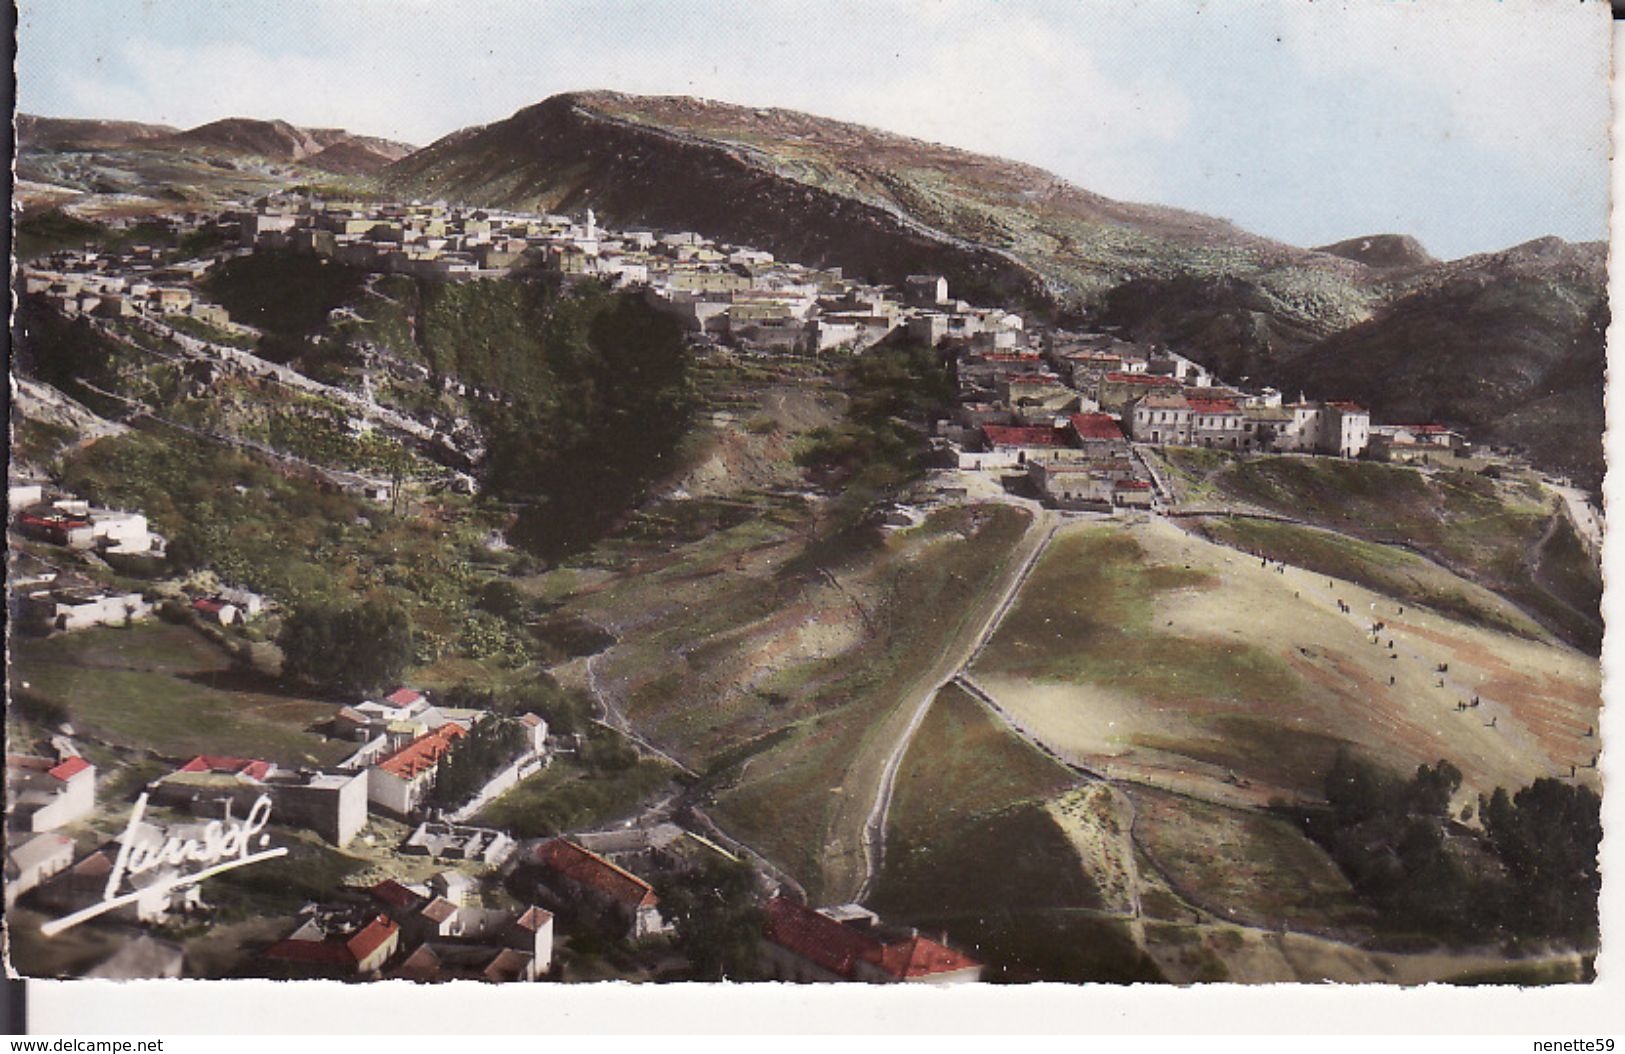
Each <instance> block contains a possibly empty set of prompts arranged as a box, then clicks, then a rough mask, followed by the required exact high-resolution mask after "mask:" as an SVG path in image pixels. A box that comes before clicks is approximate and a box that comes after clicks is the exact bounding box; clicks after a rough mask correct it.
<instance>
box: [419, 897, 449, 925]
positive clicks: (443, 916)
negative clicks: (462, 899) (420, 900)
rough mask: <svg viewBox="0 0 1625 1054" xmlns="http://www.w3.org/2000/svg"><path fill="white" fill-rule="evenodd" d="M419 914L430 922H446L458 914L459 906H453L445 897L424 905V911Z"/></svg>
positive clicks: (436, 898)
mask: <svg viewBox="0 0 1625 1054" xmlns="http://www.w3.org/2000/svg"><path fill="white" fill-rule="evenodd" d="M418 914H419V915H422V916H423V917H424V918H426V919H428V920H429V921H430V922H445V921H446V920H447V919H449V918H451V917H452V916H453V915H455V914H457V905H456V904H453V903H452V902H451V901H449V900H447V899H446V898H445V897H435V898H434V899H433V900H431V901H429V902H428V903H427V904H425V905H423V910H422V911H420V912H418Z"/></svg>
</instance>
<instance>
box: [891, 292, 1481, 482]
mask: <svg viewBox="0 0 1625 1054" xmlns="http://www.w3.org/2000/svg"><path fill="white" fill-rule="evenodd" d="M910 281H911V283H912V282H913V281H914V280H913V279H911V280H910ZM938 281H940V279H939V280H938ZM1001 336H1003V337H1005V338H1006V339H1004V340H1003V341H1002V342H1000V341H996V340H993V339H989V336H988V334H986V333H981V334H976V335H973V336H970V337H956V336H952V335H949V336H946V337H943V338H942V340H941V341H938V342H937V343H938V344H939V346H944V347H946V348H948V349H949V350H950V352H951V353H952V354H953V355H954V357H955V362H956V365H957V376H958V385H959V400H958V405H957V407H956V409H955V414H954V417H953V418H952V419H951V420H944V421H941V422H939V423H938V426H937V437H936V440H935V442H936V444H937V446H938V449H939V451H940V452H941V453H942V455H943V456H944V457H945V458H946V460H947V461H948V463H950V464H952V465H954V466H956V467H958V468H961V469H971V470H983V471H990V472H996V473H999V474H1001V475H1004V474H1008V473H1010V472H1012V471H1014V472H1024V473H1026V475H1027V476H1028V477H1029V478H1030V479H1031V481H1032V483H1033V485H1034V486H1035V487H1036V489H1037V490H1038V491H1039V492H1040V493H1041V494H1042V495H1043V496H1044V497H1045V498H1046V499H1047V500H1048V501H1050V502H1051V503H1052V504H1054V505H1057V506H1059V507H1061V508H1070V509H1094V510H1121V509H1135V508H1149V507H1151V505H1152V504H1153V497H1154V494H1155V487H1156V479H1155V476H1154V474H1153V473H1152V472H1151V470H1150V468H1149V467H1148V466H1147V465H1145V464H1144V462H1143V460H1142V459H1141V458H1140V457H1139V456H1138V454H1137V452H1136V450H1135V445H1136V444H1142V445H1147V446H1155V447H1169V446H1184V447H1198V448H1204V449H1210V450H1225V451H1233V452H1254V453H1301V454H1319V455H1328V456H1335V457H1345V458H1356V457H1369V458H1377V459H1383V460H1396V461H1422V460H1426V459H1427V458H1429V457H1430V456H1435V455H1438V454H1440V453H1454V454H1461V453H1465V452H1466V451H1467V450H1468V444H1467V442H1466V440H1465V439H1464V438H1463V437H1462V435H1461V434H1460V433H1459V432H1455V431H1452V430H1450V429H1448V428H1446V427H1444V426H1442V425H1433V424H1427V425H1373V424H1372V423H1371V414H1370V412H1369V411H1368V410H1366V409H1365V408H1364V407H1362V406H1359V405H1358V404H1356V403H1353V402H1348V401H1345V400H1327V401H1312V400H1307V399H1304V398H1302V397H1300V398H1299V399H1298V400H1297V401H1295V402H1287V401H1286V400H1285V399H1283V397H1282V395H1281V393H1280V392H1279V391H1277V390H1275V389H1272V388H1265V389H1263V390H1261V391H1258V392H1247V391H1243V390H1241V389H1239V388H1235V387H1231V386H1227V385H1224V384H1221V383H1219V382H1218V381H1217V380H1216V379H1215V378H1214V376H1213V375H1212V373H1211V372H1209V371H1208V370H1207V369H1206V368H1204V367H1203V366H1201V365H1200V364H1199V363H1196V362H1193V361H1191V360H1190V359H1187V358H1185V357H1184V356H1182V355H1178V354H1176V353H1174V352H1172V351H1169V350H1168V349H1166V348H1160V347H1155V346H1149V345H1144V344H1140V343H1136V342H1133V341H1128V340H1124V339H1122V338H1121V337H1120V336H1118V335H1116V334H1114V333H1109V332H1092V333H1074V332H1068V331H1064V330H1048V331H1045V332H1044V333H1043V334H1042V335H1041V336H1040V337H1039V338H1038V339H1037V340H1030V339H1028V337H1027V335H1026V334H1025V332H1024V331H1023V330H1021V329H1019V328H1006V329H1005V330H1003V331H1002V333H1001Z"/></svg>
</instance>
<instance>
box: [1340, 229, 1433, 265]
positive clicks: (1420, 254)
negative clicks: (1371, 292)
mask: <svg viewBox="0 0 1625 1054" xmlns="http://www.w3.org/2000/svg"><path fill="white" fill-rule="evenodd" d="M1315 252H1317V253H1328V254H1330V255H1332V256H1341V257H1343V258H1344V259H1345V260H1355V261H1358V262H1359V263H1363V264H1365V265H1366V266H1367V267H1374V268H1378V269H1380V270H1390V269H1398V268H1421V267H1431V266H1433V265H1434V264H1436V263H1438V262H1439V261H1438V260H1437V259H1435V258H1434V257H1433V256H1432V255H1431V254H1430V253H1429V252H1428V251H1427V250H1426V249H1424V248H1422V243H1421V242H1419V241H1417V240H1416V239H1415V238H1412V237H1411V236H1410V235H1408V234H1372V235H1368V236H1366V237H1363V238H1348V239H1345V240H1344V241H1340V242H1334V243H1332V244H1331V245H1321V246H1317V247H1316V248H1315Z"/></svg>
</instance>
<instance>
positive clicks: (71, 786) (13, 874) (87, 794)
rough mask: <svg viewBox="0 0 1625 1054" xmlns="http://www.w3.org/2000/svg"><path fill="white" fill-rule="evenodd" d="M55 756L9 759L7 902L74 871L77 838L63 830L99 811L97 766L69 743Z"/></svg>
mask: <svg viewBox="0 0 1625 1054" xmlns="http://www.w3.org/2000/svg"><path fill="white" fill-rule="evenodd" d="M52 749H53V750H54V751H55V753H56V756H55V757H38V756H35V755H32V754H7V755H6V859H5V884H6V891H5V903H6V906H7V907H10V906H11V904H12V903H13V902H15V901H16V899H17V898H18V897H20V896H22V895H23V894H24V893H27V892H29V891H30V890H32V889H34V888H36V887H38V886H40V885H41V884H43V883H45V882H46V881H47V880H49V879H51V878H52V877H53V876H55V875H58V874H60V873H61V872H63V871H66V870H67V869H68V868H70V867H72V866H73V857H74V842H73V839H72V838H70V837H68V836H67V835H65V834H62V833H61V829H62V828H63V827H66V826H67V825H69V824H71V823H74V822H75V821H77V820H81V819H84V818H85V817H87V816H89V815H90V814H91V813H93V812H95V811H96V766H95V765H93V764H91V763H90V762H89V761H88V760H86V759H85V758H84V757H82V756H80V754H79V752H78V750H77V749H76V748H75V747H74V745H73V744H72V742H71V741H69V740H67V739H65V738H63V737H57V738H56V739H54V740H53V742H52Z"/></svg>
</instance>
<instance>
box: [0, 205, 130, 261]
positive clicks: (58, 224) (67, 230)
mask: <svg viewBox="0 0 1625 1054" xmlns="http://www.w3.org/2000/svg"><path fill="white" fill-rule="evenodd" d="M111 234H112V229H111V228H109V227H107V226H105V225H103V224H100V223H93V222H91V221H90V220H82V219H80V218H79V217H77V216H70V215H68V214H67V213H65V212H63V211H61V210H60V209H51V210H50V211H48V212H40V213H36V214H34V215H32V216H23V217H21V218H20V219H18V220H17V226H16V228H15V231H14V236H15V241H14V242H13V243H12V252H13V254H14V255H15V256H16V257H17V259H18V260H22V261H27V260H32V259H33V258H34V257H36V256H44V255H45V254H46V253H51V252H55V251H56V250H58V249H79V248H83V247H84V246H85V245H101V244H103V243H105V241H106V240H107V238H108V237H109V236H110V235H111Z"/></svg>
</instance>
